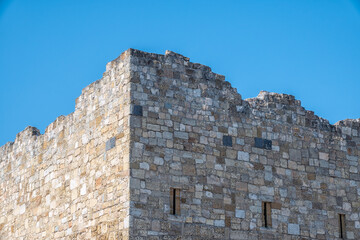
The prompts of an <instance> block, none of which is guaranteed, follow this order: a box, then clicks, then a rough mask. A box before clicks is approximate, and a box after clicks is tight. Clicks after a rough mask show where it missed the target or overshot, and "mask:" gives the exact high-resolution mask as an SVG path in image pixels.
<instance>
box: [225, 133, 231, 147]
mask: <svg viewBox="0 0 360 240" xmlns="http://www.w3.org/2000/svg"><path fill="white" fill-rule="evenodd" d="M223 145H224V146H228V147H232V137H231V136H223Z"/></svg>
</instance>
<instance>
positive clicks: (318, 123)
mask: <svg viewBox="0 0 360 240" xmlns="http://www.w3.org/2000/svg"><path fill="white" fill-rule="evenodd" d="M126 64H129V67H130V68H134V67H135V68H136V65H149V66H153V67H154V66H155V67H156V68H157V69H158V71H161V72H162V74H164V75H166V74H167V73H166V69H167V68H171V67H173V64H175V65H177V66H179V65H180V66H183V67H184V69H188V71H192V70H190V68H191V69H195V70H196V72H194V76H196V75H197V77H199V78H204V79H206V80H209V87H218V85H221V86H222V87H225V88H227V89H228V90H229V93H230V94H229V95H228V98H229V99H228V100H229V101H236V104H239V105H242V110H241V111H245V110H249V109H250V110H252V111H254V110H261V111H264V110H266V109H274V108H277V109H285V110H291V111H293V112H294V113H296V114H301V115H304V116H305V119H306V121H305V123H304V126H305V127H310V128H314V129H318V130H321V131H330V132H333V133H336V134H345V135H348V136H354V137H358V136H359V135H360V118H358V119H345V120H340V121H338V122H337V123H335V124H330V123H329V121H328V120H327V119H324V118H321V117H319V116H317V115H316V114H314V112H313V111H310V110H306V109H305V108H304V107H302V106H301V101H300V100H297V99H295V97H294V96H292V95H288V94H280V93H273V92H267V91H261V92H260V93H259V94H258V96H257V97H254V98H248V99H245V100H243V99H242V98H241V95H240V93H238V91H237V90H236V88H233V87H232V86H231V84H230V83H229V82H227V81H225V76H224V75H220V74H217V73H213V72H212V71H211V68H210V67H208V66H205V65H202V64H199V63H193V62H190V58H188V57H185V56H183V55H181V54H178V53H175V52H172V51H169V50H166V52H165V55H163V54H156V53H148V52H144V51H140V50H136V49H132V48H130V49H128V50H126V51H124V52H123V53H122V54H121V55H120V56H119V57H118V58H116V59H114V60H113V61H111V62H109V63H107V65H106V71H105V72H104V74H103V78H102V79H100V80H97V81H95V82H93V83H92V84H90V85H88V86H87V87H85V88H84V89H83V90H82V94H81V95H80V96H79V97H78V98H77V99H76V106H75V109H76V110H77V109H78V110H80V111H81V110H82V109H86V106H85V105H84V103H86V101H81V102H82V104H79V99H85V98H87V97H88V95H89V94H90V93H91V92H94V91H100V90H101V88H102V86H103V85H105V84H108V83H109V82H111V81H112V80H114V79H116V77H117V74H118V73H119V71H121V69H122V68H123V67H124V66H125V65H126ZM130 74H131V73H130ZM189 80H190V81H193V80H194V79H189ZM211 83H214V84H211ZM199 87H200V88H201V86H199ZM244 109H245V110H244ZM72 114H73V113H71V114H69V115H68V116H70V115H72ZM68 116H67V117H68ZM63 117H64V116H60V117H59V118H63ZM57 120H58V119H57ZM57 120H55V121H54V122H53V123H51V124H50V125H49V126H48V127H47V129H48V128H49V127H50V126H51V125H52V124H54V123H55V122H56V121H57ZM288 123H289V124H295V123H292V122H291V121H290V122H288ZM45 132H46V130H45ZM39 136H42V134H40V131H39V130H38V129H37V128H36V127H32V126H29V127H27V128H26V129H25V130H23V131H22V132H20V133H18V134H17V135H16V139H15V141H14V142H16V140H17V139H18V138H23V137H31V138H33V139H34V140H35V139H37V137H39ZM14 142H7V143H6V144H5V145H3V146H0V153H5V152H7V151H9V150H10V151H11V149H12V145H13V143H14Z"/></svg>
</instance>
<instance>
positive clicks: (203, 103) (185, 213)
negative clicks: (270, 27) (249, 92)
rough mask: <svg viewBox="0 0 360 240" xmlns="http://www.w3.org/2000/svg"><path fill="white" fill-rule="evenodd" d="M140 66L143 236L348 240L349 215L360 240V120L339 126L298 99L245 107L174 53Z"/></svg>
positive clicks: (136, 149) (135, 81) (135, 58)
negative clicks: (342, 217)
mask: <svg viewBox="0 0 360 240" xmlns="http://www.w3.org/2000/svg"><path fill="white" fill-rule="evenodd" d="M131 64H132V66H133V67H132V70H133V72H132V78H131V83H132V87H131V96H132V97H131V101H132V104H135V105H139V106H142V113H143V114H142V116H132V118H131V122H132V128H131V159H130V161H131V166H132V168H131V183H132V184H131V185H130V188H131V190H130V191H131V199H132V204H131V206H132V207H131V209H130V215H131V221H130V222H131V223H130V224H131V226H132V227H131V228H130V235H131V236H133V237H137V239H162V238H165V237H164V236H171V237H170V238H171V239H176V238H177V237H179V236H182V239H282V238H283V239H299V238H304V239H337V238H338V237H340V235H341V228H340V226H339V214H345V215H346V216H347V217H346V231H345V232H346V235H347V236H346V237H347V239H358V238H360V235H359V234H360V224H359V216H358V214H357V213H358V212H359V210H360V209H359V207H360V203H359V200H358V199H359V197H360V191H359V189H360V181H359V180H360V178H359V174H358V173H359V143H360V140H359V134H360V131H359V123H360V122H359V120H345V121H341V122H339V123H338V124H337V125H331V124H329V122H328V121H327V120H325V119H322V118H319V117H318V116H316V115H314V114H313V112H311V111H307V110H305V109H304V108H303V107H302V106H301V103H300V101H299V100H296V99H295V98H294V96H290V95H286V94H276V93H269V92H261V93H260V94H259V96H258V97H257V98H253V99H246V100H243V99H241V96H240V95H239V94H238V93H237V92H236V90H235V89H233V88H232V87H231V86H230V84H229V83H228V82H226V81H224V77H223V76H221V75H218V74H215V73H213V72H211V69H210V68H209V67H207V66H204V65H201V64H196V63H191V62H190V61H189V59H188V58H186V57H183V56H181V55H178V54H175V53H172V52H167V53H166V55H165V56H163V55H156V54H149V53H144V52H140V51H135V52H134V53H133V55H132V58H131ZM173 189H179V192H180V207H179V210H180V213H178V214H173V209H174V208H173V205H174V203H173V202H172V201H173V196H172V190H173Z"/></svg>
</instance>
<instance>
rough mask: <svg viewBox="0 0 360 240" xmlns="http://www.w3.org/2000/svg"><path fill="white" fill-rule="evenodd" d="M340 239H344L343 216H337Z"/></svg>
mask: <svg viewBox="0 0 360 240" xmlns="http://www.w3.org/2000/svg"><path fill="white" fill-rule="evenodd" d="M339 225H340V238H341V239H344V238H345V214H339Z"/></svg>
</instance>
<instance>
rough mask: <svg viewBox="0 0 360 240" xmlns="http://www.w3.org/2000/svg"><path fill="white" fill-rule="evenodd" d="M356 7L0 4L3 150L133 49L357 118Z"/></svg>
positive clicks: (359, 50) (301, 3)
mask: <svg viewBox="0 0 360 240" xmlns="http://www.w3.org/2000/svg"><path fill="white" fill-rule="evenodd" d="M356 1H358V0H354V1H350V0H349V1H345V0H343V1H333V0H328V1H323V0H317V1H314V0H298V1H288V0H283V1H276V0H272V1H269V0H263V1H261V0H259V1H257V0H248V1H241V0H237V1H175V0H173V1H171V0H166V1H119V0H117V1H115V0H114V1H110V0H102V1H100V0H99V1H89V0H87V1H85V0H84V1H81V0H76V1H74V0H61V1H60V0H52V1H49V0H36V1H26V0H0V84H1V85H0V145H3V144H5V143H6V142H7V141H13V140H14V139H15V136H16V134H17V133H18V132H19V131H22V130H23V129H25V128H26V126H28V125H31V126H35V127H37V128H39V129H40V130H41V133H43V132H44V130H45V128H46V126H47V125H49V124H50V123H51V122H52V121H54V120H55V119H56V118H57V117H58V116H59V115H67V114H69V113H71V112H73V111H74V106H75V99H76V98H77V97H78V96H79V95H80V93H81V90H82V88H84V87H86V86H87V85H88V84H90V83H91V82H94V81H96V80H97V79H99V78H101V76H102V73H103V72H104V70H105V64H106V63H107V62H109V61H111V60H112V59H114V58H116V57H117V56H118V55H120V54H121V53H122V52H123V51H125V50H126V49H128V48H136V49H140V50H144V51H148V52H155V53H161V54H164V53H165V50H166V49H169V50H172V51H175V52H178V53H180V54H183V55H185V56H187V57H190V59H191V61H194V62H199V63H202V64H205V65H208V66H210V67H211V68H212V69H213V71H215V72H217V73H219V74H224V75H225V76H226V80H227V81H229V82H231V84H232V85H233V86H234V87H236V88H237V89H238V92H239V93H240V94H241V95H242V96H243V98H249V97H255V96H257V94H258V93H259V91H260V90H267V91H272V92H278V93H288V94H292V95H295V97H296V98H297V99H299V100H301V101H302V104H303V106H304V107H305V108H306V109H308V110H312V111H315V114H317V115H319V116H321V117H323V118H326V119H328V120H329V121H330V122H331V123H335V122H336V121H338V120H342V119H346V118H359V117H360V104H359V103H360V101H359V94H360V4H359V2H356Z"/></svg>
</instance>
